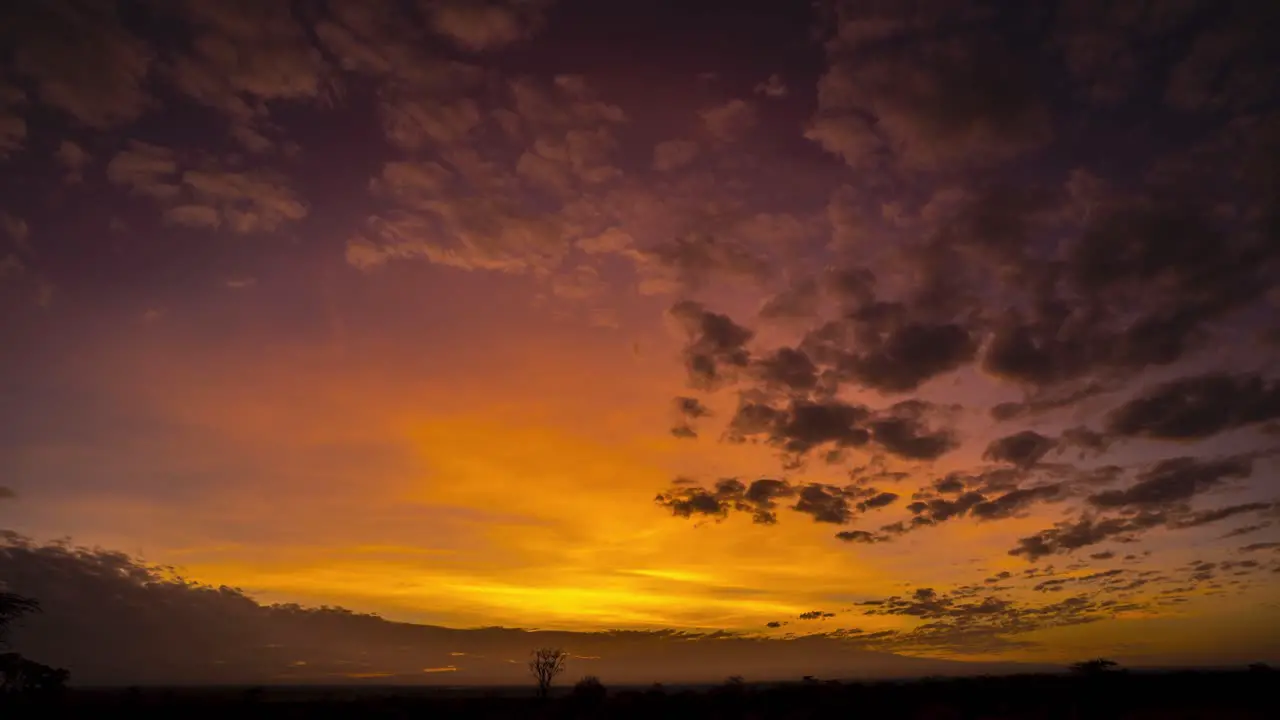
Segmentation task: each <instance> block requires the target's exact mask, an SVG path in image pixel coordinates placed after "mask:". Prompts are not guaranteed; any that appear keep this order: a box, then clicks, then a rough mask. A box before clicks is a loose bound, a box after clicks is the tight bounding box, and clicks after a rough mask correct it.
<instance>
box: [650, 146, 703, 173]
mask: <svg viewBox="0 0 1280 720" xmlns="http://www.w3.org/2000/svg"><path fill="white" fill-rule="evenodd" d="M700 150H701V146H699V145H698V143H696V142H694V141H692V140H663V141H662V142H660V143H658V144H657V145H654V146H653V169H654V170H657V171H659V172H669V171H671V170H679V169H680V168H682V167H684V166H686V165H688V164H689V163H691V162H693V161H694V159H695V158H697V157H698V152H699V151H700Z"/></svg>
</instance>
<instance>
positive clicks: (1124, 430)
mask: <svg viewBox="0 0 1280 720" xmlns="http://www.w3.org/2000/svg"><path fill="white" fill-rule="evenodd" d="M1276 418H1280V382H1276V381H1267V380H1266V379H1264V378H1262V377H1260V376H1258V375H1229V374H1225V373H1210V374H1206V375H1199V376H1195V377H1187V378H1182V379H1179V380H1174V381H1172V382H1167V383H1164V384H1161V385H1158V386H1156V387H1153V388H1150V389H1148V390H1146V391H1145V392H1143V393H1142V394H1140V395H1138V396H1137V397H1135V398H1132V399H1131V400H1129V401H1128V402H1126V403H1125V404H1124V405H1122V406H1120V407H1118V408H1116V409H1115V410H1114V411H1113V412H1112V413H1111V414H1110V416H1109V417H1108V419H1107V430H1108V432H1110V433H1113V434H1115V435H1120V436H1125V437H1148V438H1158V439H1167V440H1189V439H1196V438H1204V437H1209V436H1210V435H1215V434H1217V433H1220V432H1223V431H1225V430H1231V429H1234V428H1239V427H1244V426H1246V425H1253V424H1257V423H1262V422H1266V421H1268V420H1274V419H1276Z"/></svg>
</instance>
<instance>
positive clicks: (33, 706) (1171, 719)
mask: <svg viewBox="0 0 1280 720" xmlns="http://www.w3.org/2000/svg"><path fill="white" fill-rule="evenodd" d="M26 717H33V718H36V717H39V718H46V717H47V718H95V719H97V718H102V717H111V718H121V719H122V720H123V719H126V718H129V719H133V718H182V719H187V718H191V719H197V718H233V719H234V720H250V719H251V718H362V719H363V718H486V719H494V720H496V719H498V718H645V719H646V720H647V719H649V718H676V719H681V718H700V719H701V718H761V719H763V718H788V719H793V718H796V719H798V718H868V719H873V720H882V719H883V720H890V719H894V718H902V719H904V720H905V719H908V718H910V719H913V720H914V719H920V720H924V719H929V720H944V719H949V718H955V719H957V720H960V719H964V720H978V719H980V718H981V719H992V720H995V719H997V718H999V719H1004V720H1014V719H1018V720H1021V719H1023V718H1064V719H1065V718H1072V719H1073V720H1075V719H1079V720H1093V719H1099V720H1103V719H1116V720H1119V719H1121V718H1125V719H1134V720H1137V719H1139V718H1141V719H1144V720H1146V719H1149V720H1175V719H1178V720H1189V719H1191V718H1214V719H1218V718H1222V719H1235V718H1250V719H1253V718H1257V719H1259V720H1261V719H1262V718H1280V673H1277V672H1275V671H1273V670H1259V669H1254V670H1250V671H1239V672H1177V673H1159V674H1154V673H1127V672H1111V673H1105V674H1101V675H1097V676H1061V675H1022V676H1011V677H988V678H969V679H955V680H928V679H927V680H917V681H907V682H883V683H853V682H836V681H829V682H806V683H793V684H760V685H752V684H745V685H744V684H726V685H723V686H716V687H710V688H703V689H674V688H666V689H663V688H659V687H654V688H650V689H644V690H637V689H615V690H613V691H608V692H606V693H605V694H603V695H601V694H600V692H599V689H598V688H597V689H596V690H594V691H579V692H576V693H575V692H574V691H572V690H568V691H566V690H562V691H561V693H560V694H559V695H558V696H556V697H552V698H551V699H549V700H545V701H543V700H538V699H536V698H533V697H528V696H525V697H519V696H516V695H515V694H514V693H512V692H511V691H509V690H508V691H505V692H502V691H495V692H493V693H489V694H483V693H481V692H478V691H477V692H476V693H474V694H473V693H456V692H454V693H450V692H441V691H429V690H423V689H401V690H397V689H395V688H382V689H375V688H366V689H364V690H362V691H358V692H350V691H344V690H343V689H338V688H334V689H329V690H325V689H310V690H305V691H303V690H296V689H286V688H280V689H272V688H266V689H259V690H226V689H223V690H177V689H175V690H162V689H148V690H140V691H136V690H135V691H92V690H81V691H76V690H68V691H66V692H65V693H64V694H62V695H60V696H56V697H45V698H39V699H27V700H23V701H20V702H19V701H16V700H15V699H13V698H9V699H4V698H3V697H2V696H0V718H26Z"/></svg>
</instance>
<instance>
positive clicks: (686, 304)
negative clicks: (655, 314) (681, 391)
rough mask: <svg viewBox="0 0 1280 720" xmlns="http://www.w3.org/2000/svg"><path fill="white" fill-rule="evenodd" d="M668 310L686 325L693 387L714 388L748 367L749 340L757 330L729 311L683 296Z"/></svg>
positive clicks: (690, 375) (687, 350) (686, 347)
mask: <svg viewBox="0 0 1280 720" xmlns="http://www.w3.org/2000/svg"><path fill="white" fill-rule="evenodd" d="M668 313H670V315H671V316H672V317H673V318H675V319H676V320H677V321H678V322H679V323H680V324H681V326H682V327H683V328H684V331H685V335H686V337H687V339H688V343H687V344H686V345H685V348H684V359H685V368H686V369H687V370H688V374H689V382H690V383H691V384H692V385H693V386H694V387H699V388H715V387H717V386H719V385H721V384H723V383H724V382H726V381H727V380H728V379H730V378H731V377H733V376H734V374H736V371H737V370H739V369H741V368H745V367H746V366H747V364H748V362H749V360H750V358H751V355H750V353H749V352H748V351H747V349H746V344H747V343H748V342H749V341H750V340H751V338H752V337H754V336H755V333H754V332H753V331H751V330H748V329H747V328H745V327H742V326H741V325H738V324H737V323H735V322H734V321H733V320H731V319H729V316H727V315H721V314H719V313H714V312H711V311H709V310H707V309H706V308H704V307H703V306H702V305H701V304H699V303H696V302H694V301H692V300H682V301H680V302H678V303H676V304H675V305H672V306H671V309H670V310H668Z"/></svg>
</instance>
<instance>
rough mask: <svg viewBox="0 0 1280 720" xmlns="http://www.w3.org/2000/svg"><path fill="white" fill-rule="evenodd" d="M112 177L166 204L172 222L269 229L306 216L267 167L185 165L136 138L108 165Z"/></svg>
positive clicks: (304, 209)
mask: <svg viewBox="0 0 1280 720" xmlns="http://www.w3.org/2000/svg"><path fill="white" fill-rule="evenodd" d="M107 178H108V179H109V180H110V181H111V182H112V183H114V184H116V185H123V186H125V187H127V188H129V189H130V190H131V191H132V192H134V193H137V194H140V195H145V196H148V197H150V198H152V199H153V200H156V201H157V202H160V203H163V204H164V205H165V206H166V207H165V211H164V213H165V217H166V219H168V220H169V221H170V222H174V223H177V224H181V225H188V226H192V227H226V228H227V229H229V230H231V231H232V232H236V233H256V232H268V231H272V230H276V229H279V228H280V227H281V226H283V225H284V224H286V223H289V222H294V221H297V220H300V219H302V218H304V217H306V215H307V211H308V210H307V206H306V205H305V204H304V203H303V202H302V201H301V200H299V199H298V197H297V196H296V195H295V194H294V192H293V190H292V189H291V188H290V187H289V186H288V185H287V184H286V183H285V181H284V179H283V178H282V177H280V176H278V175H275V174H273V173H271V172H269V171H265V170H253V171H231V170H223V169H217V168H208V169H203V168H192V169H185V170H182V169H180V165H179V157H178V155H177V153H175V152H174V151H173V150H171V149H169V148H165V147H161V146H158V145H150V144H147V143H142V142H137V141H133V142H131V143H130V144H129V147H128V148H126V149H124V150H121V151H120V152H118V153H116V155H115V156H114V157H112V159H111V161H110V162H109V163H107Z"/></svg>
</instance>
